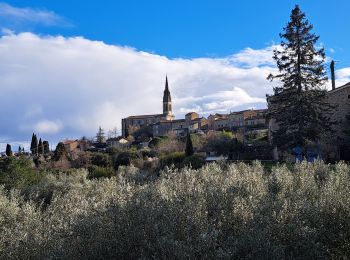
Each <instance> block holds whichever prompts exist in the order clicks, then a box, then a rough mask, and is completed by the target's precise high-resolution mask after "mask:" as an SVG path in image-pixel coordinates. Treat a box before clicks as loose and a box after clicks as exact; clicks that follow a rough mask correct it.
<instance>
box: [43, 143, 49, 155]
mask: <svg viewBox="0 0 350 260" xmlns="http://www.w3.org/2000/svg"><path fill="white" fill-rule="evenodd" d="M43 147H44V154H45V155H47V154H49V153H50V145H49V142H48V141H44V142H43Z"/></svg>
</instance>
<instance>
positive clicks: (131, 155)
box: [114, 150, 140, 169]
mask: <svg viewBox="0 0 350 260" xmlns="http://www.w3.org/2000/svg"><path fill="white" fill-rule="evenodd" d="M139 158H140V156H139V155H138V153H137V152H135V151H131V150H130V151H125V152H122V153H120V154H119V155H118V156H117V158H116V159H115V161H114V168H115V169H118V167H119V166H121V165H124V166H128V165H130V164H131V163H132V160H135V159H139Z"/></svg>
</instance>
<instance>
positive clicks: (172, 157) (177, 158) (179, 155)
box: [159, 152, 186, 168]
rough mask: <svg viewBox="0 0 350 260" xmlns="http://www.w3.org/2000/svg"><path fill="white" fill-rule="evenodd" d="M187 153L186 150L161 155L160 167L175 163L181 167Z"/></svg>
mask: <svg viewBox="0 0 350 260" xmlns="http://www.w3.org/2000/svg"><path fill="white" fill-rule="evenodd" d="M185 157H186V155H185V153H184V152H174V153H171V154H167V155H164V156H162V157H160V161H159V163H160V167H162V168H164V167H165V166H171V165H174V166H175V167H177V168H181V167H182V165H183V161H184V159H185Z"/></svg>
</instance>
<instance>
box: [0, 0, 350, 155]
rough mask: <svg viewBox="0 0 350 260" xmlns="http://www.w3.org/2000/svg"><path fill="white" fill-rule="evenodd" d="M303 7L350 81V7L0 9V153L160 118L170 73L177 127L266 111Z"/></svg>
mask: <svg viewBox="0 0 350 260" xmlns="http://www.w3.org/2000/svg"><path fill="white" fill-rule="evenodd" d="M296 3H298V4H299V5H300V7H301V9H302V10H303V11H304V12H305V13H306V15H307V18H308V19H309V20H310V22H311V23H312V24H313V25H314V32H315V33H316V34H318V35H320V36H321V38H320V41H319V44H320V45H323V46H324V47H325V49H326V54H327V57H328V59H335V60H336V61H337V63H336V69H337V84H338V85H341V84H343V83H345V82H347V81H350V45H349V44H348V43H349V40H350V34H349V33H348V22H347V21H348V10H350V2H349V1H346V0H339V1H334V3H335V4H333V5H332V4H331V2H329V1H311V0H308V1H306V0H305V1H298V2H296V1H289V0H283V1H277V0H274V1H272V0H271V1H232V0H231V1H228V0H222V1H203V0H202V1H184V0H177V1H164V0H163V1H159V0H157V1H152V0H150V1H141V0H139V1H97V0H89V1H78V0H75V1H66V0H50V1H47V0H37V1H34V0H33V1H23V0H22V1H6V2H0V30H1V34H0V36H1V38H0V59H1V60H2V64H0V89H1V91H2V96H3V97H4V98H2V100H5V101H3V102H1V104H0V109H2V111H4V110H6V109H7V107H8V106H9V105H10V106H11V107H12V108H11V114H12V115H11V116H9V115H8V114H4V113H3V114H2V115H0V120H1V122H3V123H2V127H1V130H0V143H2V145H1V144H0V151H1V150H2V147H3V145H4V144H5V143H7V142H10V143H16V144H17V143H25V142H27V141H28V140H27V139H29V138H30V136H31V133H32V132H33V131H35V132H37V133H38V134H39V135H42V136H43V138H44V139H49V140H52V142H57V141H58V140H61V139H63V138H78V137H81V136H83V135H86V136H93V135H94V133H95V132H96V130H97V128H98V126H99V125H101V126H102V127H103V128H105V129H106V132H107V130H108V129H112V128H113V127H118V128H120V119H121V118H122V117H125V116H128V115H131V114H144V113H158V112H159V111H160V110H161V102H160V101H161V95H162V90H163V87H164V78H165V74H166V73H168V76H169V83H170V89H171V91H172V95H173V100H174V110H175V114H176V116H177V117H178V118H180V117H182V116H183V115H184V113H186V112H188V111H192V110H195V111H198V112H200V113H201V114H203V115H208V114H210V113H215V112H229V111H235V110H240V109H246V108H250V107H258V108H261V107H266V102H265V94H266V93H271V91H272V87H273V86H272V85H271V84H270V83H269V82H268V81H266V76H267V75H268V74H269V73H270V72H273V71H274V70H275V65H274V62H273V61H272V59H271V56H272V50H273V48H275V47H276V45H277V44H278V43H279V41H280V39H279V36H278V35H279V33H280V32H281V30H282V28H283V26H285V24H286V23H287V22H288V19H289V15H290V11H291V9H292V8H293V7H294V5H295V4H296ZM33 93H34V94H33ZM158 103H159V104H158ZM13 104H21V105H20V106H13ZM131 104H132V105H131Z"/></svg>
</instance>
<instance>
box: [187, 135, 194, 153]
mask: <svg viewBox="0 0 350 260" xmlns="http://www.w3.org/2000/svg"><path fill="white" fill-rule="evenodd" d="M193 154H194V151H193V144H192V140H191V135H190V134H189V133H188V134H187V138H186V148H185V155H186V156H191V155H193Z"/></svg>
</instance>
